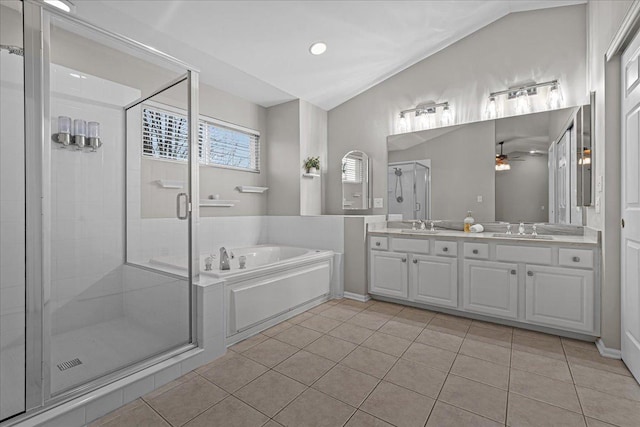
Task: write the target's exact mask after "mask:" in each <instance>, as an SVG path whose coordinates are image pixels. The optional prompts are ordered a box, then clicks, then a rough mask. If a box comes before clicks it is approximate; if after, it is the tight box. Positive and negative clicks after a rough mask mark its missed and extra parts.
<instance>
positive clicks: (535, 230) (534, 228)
mask: <svg viewBox="0 0 640 427" xmlns="http://www.w3.org/2000/svg"><path fill="white" fill-rule="evenodd" d="M531 235H532V236H534V237H535V236H537V235H538V226H537V225H536V224H533V231H532V232H531Z"/></svg>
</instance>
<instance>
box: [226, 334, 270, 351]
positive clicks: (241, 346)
mask: <svg viewBox="0 0 640 427" xmlns="http://www.w3.org/2000/svg"><path fill="white" fill-rule="evenodd" d="M268 339H269V337H268V336H266V335H262V334H258V335H254V336H252V337H249V338H247V339H246V340H242V341H240V342H239V343H237V344H234V345H232V346H231V347H229V350H233V351H235V352H236V353H242V352H244V351H247V350H249V349H250V348H251V347H254V346H256V345H258V344H260V343H261V342H263V341H266V340H268Z"/></svg>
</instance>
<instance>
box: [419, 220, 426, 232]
mask: <svg viewBox="0 0 640 427" xmlns="http://www.w3.org/2000/svg"><path fill="white" fill-rule="evenodd" d="M418 224H420V230H426V229H427V223H426V222H425V221H423V220H421V219H419V220H418Z"/></svg>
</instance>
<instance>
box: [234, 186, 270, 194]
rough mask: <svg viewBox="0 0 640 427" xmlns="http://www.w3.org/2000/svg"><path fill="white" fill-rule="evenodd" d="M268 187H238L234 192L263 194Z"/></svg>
mask: <svg viewBox="0 0 640 427" xmlns="http://www.w3.org/2000/svg"><path fill="white" fill-rule="evenodd" d="M268 189H269V187H253V186H251V185H238V186H237V187H236V190H238V191H239V192H241V193H260V194H261V193H264V192H265V191H267V190H268Z"/></svg>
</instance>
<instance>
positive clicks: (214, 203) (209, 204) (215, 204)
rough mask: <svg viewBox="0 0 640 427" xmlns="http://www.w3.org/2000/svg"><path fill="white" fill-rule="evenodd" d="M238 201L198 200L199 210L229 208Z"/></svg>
mask: <svg viewBox="0 0 640 427" xmlns="http://www.w3.org/2000/svg"><path fill="white" fill-rule="evenodd" d="M238 202H239V200H219V199H200V207H201V208H230V207H233V206H235V205H236V203H238Z"/></svg>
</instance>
